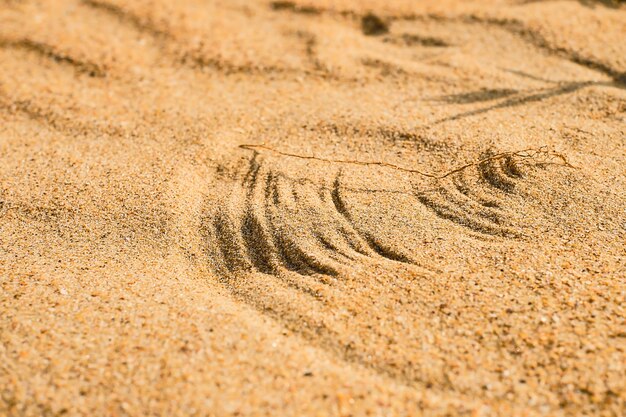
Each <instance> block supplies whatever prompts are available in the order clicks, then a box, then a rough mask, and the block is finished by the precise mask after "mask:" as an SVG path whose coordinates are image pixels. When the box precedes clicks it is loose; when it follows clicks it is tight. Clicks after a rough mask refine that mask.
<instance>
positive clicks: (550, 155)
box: [239, 144, 576, 179]
mask: <svg viewBox="0 0 626 417" xmlns="http://www.w3.org/2000/svg"><path fill="white" fill-rule="evenodd" d="M239 147H240V148H242V149H247V150H251V151H258V150H259V149H263V150H266V151H268V152H272V153H275V154H277V155H281V156H287V157H290V158H298V159H310V160H315V161H321V162H328V163H334V164H350V165H362V166H369V165H375V166H382V167H387V168H391V169H395V170H398V171H402V172H408V173H411V174H418V175H422V176H424V177H428V178H434V179H443V178H446V177H449V176H450V175H452V174H456V173H457V172H460V171H463V170H464V169H467V168H469V167H472V166H476V165H480V164H482V163H485V162H488V161H493V160H498V159H502V158H508V157H518V158H523V159H529V158H530V159H535V158H537V157H539V156H543V157H544V158H545V159H547V160H553V159H555V158H556V159H558V160H559V161H561V165H562V166H565V167H568V168H576V167H575V166H574V165H572V164H570V163H569V161H568V160H567V158H566V157H565V155H563V154H560V153H558V152H554V151H550V150H548V149H547V147H545V146H542V147H540V148H528V149H523V150H521V151H513V152H502V153H498V154H495V155H492V156H490V157H487V158H484V159H481V160H479V161H475V162H471V163H468V164H465V165H463V166H460V167H458V168H455V169H453V170H452V171H448V172H446V173H444V174H433V173H430V172H424V171H419V170H417V169H410V168H404V167H401V166H398V165H394V164H390V163H387V162H378V161H354V160H345V159H327V158H319V157H317V156H311V155H298V154H293V153H288V152H283V151H279V150H277V149H274V148H271V147H269V146H266V145H264V144H243V145H239Z"/></svg>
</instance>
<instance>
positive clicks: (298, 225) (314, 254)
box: [214, 145, 572, 276]
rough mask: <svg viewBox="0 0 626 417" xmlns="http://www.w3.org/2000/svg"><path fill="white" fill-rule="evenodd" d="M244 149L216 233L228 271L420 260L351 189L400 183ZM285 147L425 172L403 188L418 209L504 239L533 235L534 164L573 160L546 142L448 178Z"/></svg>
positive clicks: (327, 269)
mask: <svg viewBox="0 0 626 417" xmlns="http://www.w3.org/2000/svg"><path fill="white" fill-rule="evenodd" d="M242 147H244V148H246V149H248V150H251V151H253V152H254V154H253V156H252V158H251V159H250V161H249V164H248V168H247V171H246V173H245V174H244V175H243V177H242V179H241V181H240V182H237V183H236V184H234V186H233V190H232V193H231V194H230V196H229V198H228V199H227V201H225V202H224V205H223V206H221V208H220V210H219V211H218V213H217V214H216V216H215V220H214V228H215V236H216V237H217V239H218V240H219V246H220V248H221V253H222V256H223V261H224V262H223V264H224V265H225V267H226V270H227V272H228V273H232V272H238V271H246V270H247V271H258V272H262V273H265V274H273V275H280V274H281V273H282V272H283V271H292V272H297V273H299V274H303V275H313V274H324V275H331V276H336V275H340V273H341V271H342V270H343V271H344V272H345V271H346V270H347V269H349V266H350V265H354V264H355V262H357V263H358V262H359V261H362V260H365V259H378V260H388V261H396V262H403V263H408V264H416V265H418V264H419V263H418V262H416V261H415V259H414V257H412V256H411V255H410V254H411V253H412V252H415V251H416V250H418V249H417V248H401V249H398V248H393V247H390V246H388V245H386V244H385V243H384V240H383V239H381V237H380V236H377V235H376V234H372V233H371V232H368V231H366V230H365V229H364V227H363V225H361V224H360V222H359V221H358V220H355V218H354V216H353V214H352V209H351V205H352V203H351V201H350V200H351V199H350V194H355V193H356V194H359V193H361V194H363V193H365V194H368V193H385V192H393V191H392V190H382V189H381V190H376V189H368V188H354V187H350V186H347V185H345V184H343V183H342V176H343V175H344V169H343V168H338V169H337V170H336V175H335V176H334V178H333V179H332V180H323V181H315V180H311V179H308V178H306V177H304V176H303V177H300V178H294V177H292V176H290V175H288V174H286V173H284V172H282V171H281V169H280V164H276V162H275V161H272V160H268V158H266V157H264V156H263V153H266V154H267V153H269V152H271V151H272V149H271V148H269V147H266V146H262V145H256V146H254V145H242ZM274 152H277V151H274ZM278 154H279V156H280V157H283V158H288V157H292V158H301V159H309V160H316V161H317V162H318V163H319V162H322V163H338V164H342V165H344V166H345V165H361V166H363V165H365V166H371V165H374V166H379V167H383V168H389V169H393V170H400V171H404V172H407V173H408V174H419V175H420V176H423V177H427V178H428V179H429V180H430V183H429V184H428V186H426V185H425V183H421V184H419V185H417V184H411V186H410V187H411V189H410V190H409V191H404V192H402V191H396V192H399V193H404V194H407V195H409V196H411V197H412V198H413V200H412V201H413V203H415V205H414V207H411V208H410V210H414V211H417V212H419V211H424V210H427V211H430V212H432V213H434V214H435V215H436V216H437V217H438V218H439V219H442V220H445V221H449V222H452V223H455V224H457V225H459V226H462V227H463V228H465V229H466V230H468V231H471V232H476V233H478V234H482V235H490V236H497V237H504V238H520V237H522V236H523V235H524V232H523V226H524V225H522V224H516V222H515V220H514V218H515V217H516V216H515V213H514V212H515V211H516V210H517V209H518V206H519V204H520V199H522V200H523V198H524V194H523V192H518V190H517V188H518V184H519V183H524V182H525V180H526V179H525V170H526V169H528V167H529V166H531V165H532V166H534V167H535V168H536V166H539V165H543V166H545V165H547V164H558V165H563V166H566V167H572V166H571V165H570V164H569V163H568V162H567V160H566V159H565V158H564V157H563V156H562V155H560V154H555V153H551V152H548V151H546V150H545V149H541V150H539V151H522V152H507V153H501V154H496V155H491V156H489V157H487V158H484V159H482V160H480V161H478V162H476V163H470V164H466V165H464V166H462V167H459V168H457V169H454V170H452V171H450V172H447V173H444V174H440V175H436V174H430V173H425V172H421V171H418V170H411V169H407V168H402V167H398V166H396V165H392V164H385V163H380V162H359V161H333V160H327V159H320V158H315V157H308V156H302V155H293V154H286V153H282V152H278ZM527 185H528V184H527ZM423 227H424V229H428V228H429V227H430V226H429V225H428V224H424V225H423ZM397 232H398V233H399V234H402V233H403V231H401V230H399V231H397Z"/></svg>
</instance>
